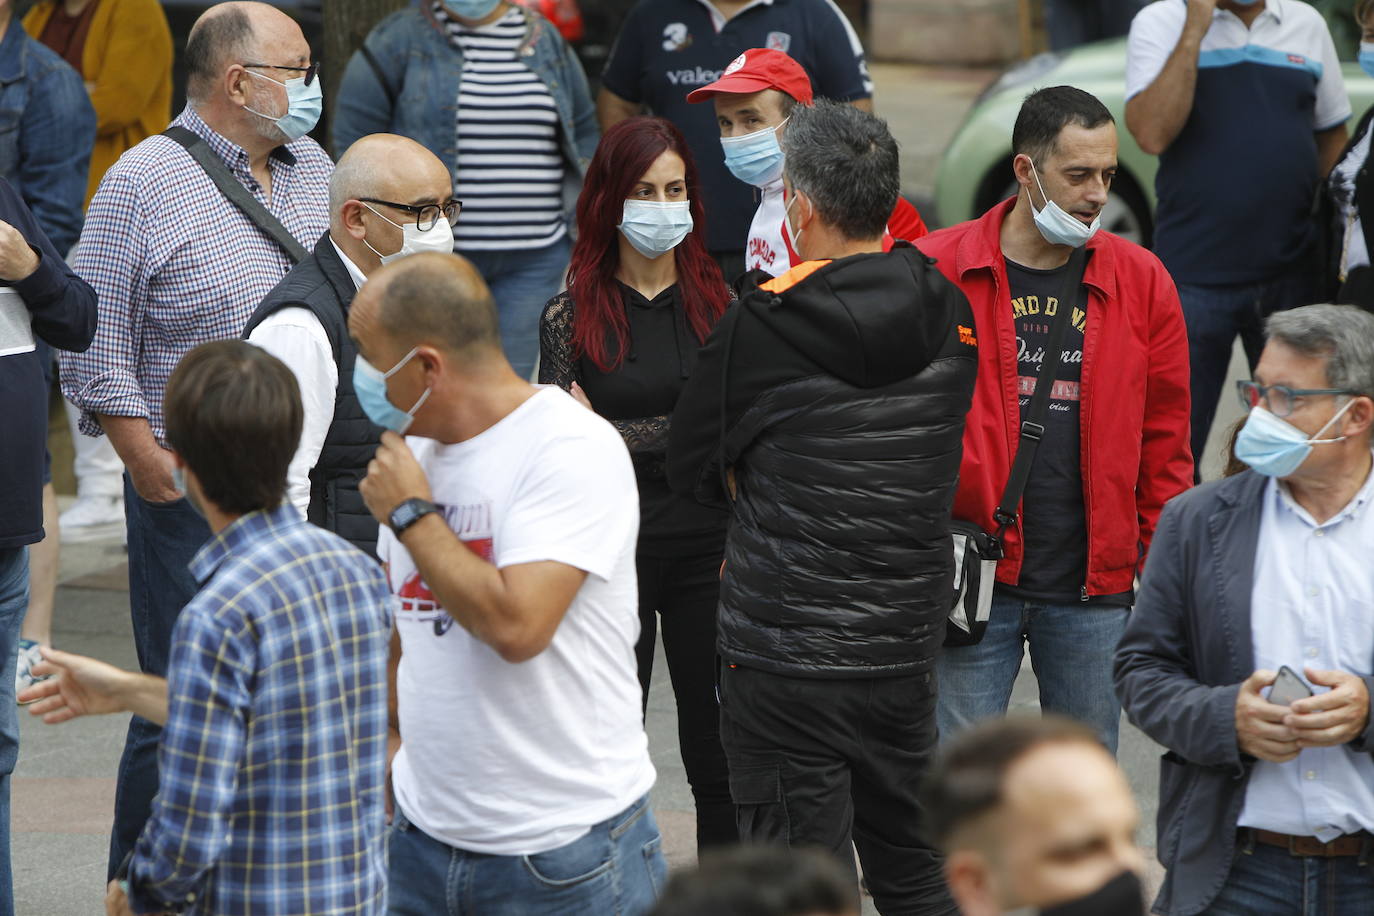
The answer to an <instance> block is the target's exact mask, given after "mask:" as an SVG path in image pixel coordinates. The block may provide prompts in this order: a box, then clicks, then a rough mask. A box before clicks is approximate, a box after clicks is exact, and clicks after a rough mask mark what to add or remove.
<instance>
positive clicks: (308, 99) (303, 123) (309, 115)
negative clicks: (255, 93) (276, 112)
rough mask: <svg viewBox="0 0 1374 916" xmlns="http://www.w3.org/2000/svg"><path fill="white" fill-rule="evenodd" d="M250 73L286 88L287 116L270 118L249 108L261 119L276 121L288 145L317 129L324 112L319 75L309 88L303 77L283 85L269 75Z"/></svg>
mask: <svg viewBox="0 0 1374 916" xmlns="http://www.w3.org/2000/svg"><path fill="white" fill-rule="evenodd" d="M248 72H249V73H251V74H253V75H254V76H260V77H262V78H263V79H265V80H268V81H269V82H273V83H276V84H277V85H278V86H285V87H286V114H284V115H282V116H281V117H280V118H273V117H270V116H268V115H265V114H263V113H262V112H260V111H254V110H253V109H252V108H249V109H248V110H249V111H252V112H253V114H255V115H257V116H258V117H260V118H267V120H269V121H275V122H276V124H277V129H278V130H280V131H281V132H282V135H283V136H285V137H286V140H287V142H288V143H289V142H291V141H292V140H299V139H300V138H301V137H304V136H305V135H306V134H308V133H310V131H312V130H314V129H315V125H316V124H318V123H319V121H320V112H322V111H324V93H323V92H321V91H320V78H319V75H318V74H317V75H316V76H315V78H314V79H312V80H311V81H310V85H308V86H307V85H306V84H305V77H303V76H298V77H296V78H295V79H289V80H287V81H286V82H284V83H283V82H282V81H281V80H274V79H272V77H270V76H268V75H267V74H265V73H258V72H257V71H256V70H249V71H248ZM244 107H247V106H244Z"/></svg>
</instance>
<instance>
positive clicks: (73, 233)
mask: <svg viewBox="0 0 1374 916" xmlns="http://www.w3.org/2000/svg"><path fill="white" fill-rule="evenodd" d="M94 143H95V109H94V108H92V107H91V100H90V98H89V97H88V96H87V94H86V87H85V86H84V85H82V83H81V77H80V76H79V75H78V74H77V72H76V71H75V70H73V69H72V68H71V67H70V66H68V65H67V62H66V61H64V60H63V59H62V58H60V57H58V56H57V55H56V54H55V53H53V52H52V51H51V50H49V49H48V48H47V47H46V46H44V45H42V44H39V43H38V42H36V41H34V40H33V39H32V38H30V37H29V36H28V35H27V34H25V32H24V29H23V27H22V26H20V24H19V20H18V19H17V18H16V19H13V20H11V21H10V24H9V28H7V29H6V30H5V34H4V38H3V39H0V178H5V179H7V180H8V181H9V182H10V184H12V185H14V187H15V188H16V189H17V190H18V191H19V194H20V195H21V196H22V197H23V198H24V201H25V202H26V203H27V204H28V206H29V209H30V210H32V211H33V215H34V216H35V217H36V218H37V219H38V224H39V225H40V226H42V227H43V231H44V233H46V234H47V236H48V240H49V241H50V242H52V244H53V247H54V248H56V249H57V250H58V251H60V252H61V253H62V254H63V256H65V255H66V254H67V252H68V251H69V250H70V249H71V247H72V246H73V245H75V244H76V240H77V237H78V236H80V235H81V221H82V215H81V214H82V209H83V204H84V202H85V199H86V178H87V175H86V173H87V171H88V170H89V168H90V163H91V146H92V145H93V144H94Z"/></svg>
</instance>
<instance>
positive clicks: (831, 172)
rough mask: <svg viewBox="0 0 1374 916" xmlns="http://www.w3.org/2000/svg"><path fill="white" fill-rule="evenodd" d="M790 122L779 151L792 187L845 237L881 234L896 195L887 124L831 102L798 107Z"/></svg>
mask: <svg viewBox="0 0 1374 916" xmlns="http://www.w3.org/2000/svg"><path fill="white" fill-rule="evenodd" d="M791 118H792V120H790V121H788V122H787V130H785V131H784V132H783V135H782V150H783V153H784V154H785V156H786V165H785V166H784V169H785V170H786V172H787V177H788V179H789V180H790V181H791V182H792V186H793V187H794V188H796V189H797V190H799V191H801V192H802V193H803V194H805V195H806V196H807V197H809V198H811V202H812V203H813V204H815V206H816V210H817V212H818V213H819V214H820V217H821V219H823V220H825V221H826V222H827V223H829V224H830V225H831V226H834V227H835V229H837V230H838V231H839V232H840V233H841V234H842V235H844V236H845V237H846V238H849V239H872V238H877V237H878V236H880V235H882V234H883V230H884V229H885V228H886V226H887V220H888V217H890V216H891V215H892V208H893V207H895V206H897V196H898V194H900V193H901V174H900V171H899V169H898V154H897V141H896V140H894V139H893V138H892V133H891V132H890V131H889V130H888V129H887V122H886V121H884V120H882V119H881V118H877V117H874V116H873V115H871V114H869V113H868V112H866V111H860V110H859V109H857V108H855V107H854V106H853V105H850V104H848V103H846V102H836V101H833V100H831V99H817V100H816V102H815V104H813V105H798V106H796V107H795V108H793V109H792V114H791Z"/></svg>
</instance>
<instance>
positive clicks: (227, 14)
mask: <svg viewBox="0 0 1374 916" xmlns="http://www.w3.org/2000/svg"><path fill="white" fill-rule="evenodd" d="M254 37H255V36H254V34H253V22H252V20H251V19H250V18H249V16H248V12H247V10H246V9H245V8H244V6H243V5H242V4H233V5H232V6H229V7H227V8H226V9H222V10H214V9H212V10H210V11H209V12H207V13H205V14H203V15H202V16H201V17H200V19H199V20H198V21H197V22H196V24H195V25H194V26H192V27H191V34H190V35H189V36H188V37H187V39H186V52H185V54H184V55H183V58H184V59H185V61H186V98H187V100H188V101H189V102H190V103H191V107H192V108H199V107H200V106H201V105H203V104H205V103H206V102H208V101H209V100H210V96H211V94H212V93H213V91H214V88H215V83H216V82H217V81H218V80H219V78H220V77H221V76H223V75H224V68H225V67H226V66H227V65H228V64H229V62H230V61H236V60H241V59H243V58H244V57H245V56H246V55H247V54H248V53H249V52H250V51H251V50H252V49H253V47H254Z"/></svg>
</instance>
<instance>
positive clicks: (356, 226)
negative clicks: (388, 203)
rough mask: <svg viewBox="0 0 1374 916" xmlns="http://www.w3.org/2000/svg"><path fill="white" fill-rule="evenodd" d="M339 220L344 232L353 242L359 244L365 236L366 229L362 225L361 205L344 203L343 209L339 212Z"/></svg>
mask: <svg viewBox="0 0 1374 916" xmlns="http://www.w3.org/2000/svg"><path fill="white" fill-rule="evenodd" d="M339 220H340V221H341V222H342V223H343V227H344V230H345V231H346V232H347V233H348V234H349V235H350V236H352V237H353V238H354V239H355V240H357V241H359V242H361V241H362V240H363V236H365V235H366V234H367V227H366V226H364V225H363V205H362V203H361V202H360V201H357V200H346V201H344V205H343V207H342V208H341V209H340V210H339Z"/></svg>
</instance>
